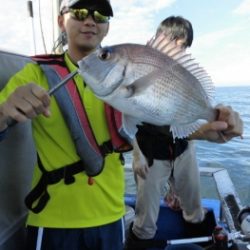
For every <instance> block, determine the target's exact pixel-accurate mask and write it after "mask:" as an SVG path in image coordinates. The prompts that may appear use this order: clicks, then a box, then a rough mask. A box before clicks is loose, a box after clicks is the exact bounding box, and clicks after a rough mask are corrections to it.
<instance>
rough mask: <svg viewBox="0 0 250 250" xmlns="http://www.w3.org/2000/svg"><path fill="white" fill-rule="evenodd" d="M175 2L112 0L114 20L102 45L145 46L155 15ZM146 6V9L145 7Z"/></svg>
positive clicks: (165, 0) (174, 0)
mask: <svg viewBox="0 0 250 250" xmlns="http://www.w3.org/2000/svg"><path fill="white" fill-rule="evenodd" d="M174 2H176V0H127V1H126V5H124V0H113V2H112V5H113V9H114V18H113V19H111V26H110V32H109V35H108V37H107V38H105V40H104V43H103V44H115V43H126V42H132V43H141V44H145V43H146V42H147V40H148V39H149V38H150V37H151V36H152V35H153V34H154V32H155V27H154V22H155V15H156V14H157V13H158V12H159V11H161V10H162V9H164V8H168V7H169V6H171V5H172V4H173V3H174ZM145 6H148V7H145Z"/></svg>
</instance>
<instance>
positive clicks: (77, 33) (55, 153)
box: [0, 0, 242, 250]
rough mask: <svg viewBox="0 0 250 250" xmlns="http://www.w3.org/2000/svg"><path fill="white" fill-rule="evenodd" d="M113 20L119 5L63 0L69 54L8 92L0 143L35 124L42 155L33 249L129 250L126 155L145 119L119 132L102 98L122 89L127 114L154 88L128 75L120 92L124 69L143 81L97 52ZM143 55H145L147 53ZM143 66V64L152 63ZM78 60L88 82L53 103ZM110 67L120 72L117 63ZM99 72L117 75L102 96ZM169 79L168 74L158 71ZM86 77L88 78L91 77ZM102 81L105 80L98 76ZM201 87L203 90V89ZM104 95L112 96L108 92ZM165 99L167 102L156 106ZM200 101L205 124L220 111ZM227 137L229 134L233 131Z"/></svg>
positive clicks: (14, 82) (77, 81)
mask: <svg viewBox="0 0 250 250" xmlns="http://www.w3.org/2000/svg"><path fill="white" fill-rule="evenodd" d="M112 15H113V11H112V7H111V5H110V3H109V1H107V0H91V1H87V0H63V1H62V4H61V8H60V16H59V18H58V23H59V26H60V28H61V30H62V31H63V32H65V33H66V34H67V39H68V50H67V51H66V52H65V53H64V54H63V55H61V56H54V55H52V56H46V57H35V58H34V60H35V61H36V62H37V63H36V64H28V65H26V66H25V67H24V69H23V70H21V71H20V72H19V73H17V74H16V75H15V76H13V77H12V78H11V79H10V81H9V82H8V84H7V85H6V87H5V88H4V89H3V90H2V91H1V95H0V131H1V132H0V138H3V137H4V135H5V134H6V133H7V132H8V131H9V132H11V129H8V124H9V123H8V121H9V120H10V119H13V120H16V121H17V122H25V121H27V120H28V119H32V129H33V136H34V140H35V144H36V149H37V155H38V163H37V165H36V167H35V170H34V171H35V172H34V180H33V189H32V191H31V193H30V194H29V195H28V196H27V199H26V205H27V206H28V207H29V209H30V213H29V216H28V221H27V232H28V243H27V244H28V246H27V249H26V250H33V249H37V250H45V249H46V250H49V249H53V250H59V249H60V250H68V249H70V250H79V249H83V250H85V249H93V250H94V249H95V250H121V249H122V248H123V244H122V243H123V228H122V217H123V215H124V213H125V206H124V202H123V199H124V170H123V166H122V159H121V155H120V153H119V152H123V151H124V150H129V149H130V146H129V145H128V144H127V141H126V138H127V137H126V136H129V137H130V138H133V137H134V135H135V133H136V124H137V120H135V119H134V117H133V116H132V117H131V116H129V115H127V112H124V115H123V117H122V120H119V121H122V122H123V124H122V125H123V131H122V130H120V129H119V128H120V127H119V126H118V124H117V123H116V122H117V120H116V121H113V119H112V118H113V117H114V116H115V117H118V118H120V116H119V114H118V115H117V116H116V112H115V111H114V110H113V109H112V108H111V107H110V106H108V105H106V104H104V102H103V101H102V100H103V99H105V96H107V95H109V94H112V92H113V91H114V90H115V89H116V88H117V87H118V89H117V90H119V91H118V92H117V93H118V94H121V95H120V96H118V97H119V98H118V99H116V98H115V97H116V95H114V96H113V97H114V99H113V100H115V101H118V106H117V105H116V104H115V103H113V104H114V107H115V108H117V109H120V110H121V111H123V110H122V109H123V105H124V103H123V104H122V105H119V99H120V100H121V101H122V100H123V99H124V98H125V99H127V100H129V99H130V97H132V96H134V95H136V94H139V93H140V91H142V90H145V87H148V86H150V84H145V87H144V86H143V84H141V83H144V80H143V81H142V82H141V81H138V82H137V84H133V82H134V81H133V80H132V81H130V79H129V77H127V78H126V79H127V80H129V81H128V82H127V85H126V86H125V88H119V86H120V84H119V83H117V82H114V80H115V81H117V80H118V81H120V79H119V77H120V72H121V71H122V74H123V75H124V76H126V74H127V73H131V72H132V74H134V76H135V78H133V79H137V78H136V77H137V76H141V73H139V74H138V72H137V70H135V69H134V67H127V68H124V67H123V65H121V64H120V59H119V58H118V61H117V62H115V64H116V65H117V67H118V68H116V69H115V70H110V68H109V66H108V65H105V64H106V60H108V59H110V58H111V59H112V58H113V57H112V50H104V51H99V50H98V49H97V48H99V47H100V43H101V41H102V40H103V38H104V37H105V36H106V35H107V33H108V29H109V19H110V17H111V16H112ZM140 48H141V49H142V51H143V48H144V46H142V47H140ZM96 50H97V53H98V54H95V55H97V56H98V58H99V59H98V60H101V62H103V63H104V64H103V67H102V68H100V66H99V65H98V64H96V65H95V64H92V62H90V64H89V61H88V60H89V59H90V60H91V58H90V57H88V55H91V54H92V52H94V51H96ZM122 51H123V50H122ZM154 51H155V52H157V51H156V50H155V49H151V50H150V51H149V52H150V53H153V55H154V53H155V52H154ZM100 52H101V53H100ZM140 57H141V55H140ZM157 57H160V58H161V59H160V60H161V61H162V63H163V65H166V64H167V63H168V64H169V67H172V66H173V60H172V59H171V60H169V58H168V57H167V56H165V55H162V54H161V53H160V52H157ZM85 58H86V60H87V61H86V63H87V65H84V61H80V60H81V59H85ZM87 58H88V59H87ZM179 58H180V57H179ZM141 59H142V61H144V58H143V57H141ZM93 60H96V58H93ZM79 61H80V62H79ZM139 61H140V62H141V60H139ZM78 62H79V66H80V73H81V75H82V76H83V77H84V81H83V77H82V76H81V75H76V76H75V77H74V80H73V81H70V82H69V83H68V84H66V85H64V86H63V87H61V88H60V89H58V90H56V91H55V92H54V94H53V96H50V95H49V93H48V90H49V89H51V88H53V87H54V84H56V82H58V80H60V79H61V78H63V77H64V76H65V75H67V73H69V72H72V71H75V70H77V63H78ZM139 64H140V63H139ZM110 66H113V64H112V62H111V65H110ZM95 67H96V69H97V70H98V72H99V73H98V74H101V77H103V76H104V77H105V76H106V75H107V74H109V73H108V72H107V71H106V69H107V70H108V71H109V72H110V76H111V78H110V77H108V78H109V80H110V85H109V86H102V85H100V84H97V85H96V87H97V89H95V86H94V85H95V83H96V82H95V83H93V80H94V77H93V76H91V75H92V73H93V68H95ZM177 67H178V70H180V71H181V72H183V73H184V74H186V71H185V70H184V71H183V69H182V68H180V67H179V66H178V65H177ZM87 68H88V69H87ZM148 69H151V70H152V69H153V70H154V67H151V66H150V65H149V67H148ZM117 70H118V71H117ZM140 70H141V71H145V68H144V67H141V68H140ZM161 72H162V70H161V67H160V66H159V67H158V73H161ZM181 72H180V73H181ZM85 74H88V75H86V79H85ZM94 74H95V75H96V76H98V74H96V72H94ZM113 74H115V75H113ZM153 75H154V74H152V77H153ZM116 76H117V77H118V79H117V77H116ZM58 77H59V79H58ZM147 77H148V76H147ZM165 77H166V75H162V79H163V80H164V81H165ZM187 77H191V79H192V80H194V82H195V79H194V78H193V76H192V75H188V76H187ZM111 80H112V81H111ZM104 83H105V84H106V82H104ZM120 83H121V81H120ZM131 83H132V84H131ZM86 84H90V85H86ZM130 84H131V85H130ZM194 84H196V86H197V87H199V84H198V83H197V82H195V83H194ZM123 86H124V85H123ZM100 87H101V88H100ZM160 87H161V83H160V82H158V87H157V88H160ZM99 88H100V89H101V91H104V93H102V92H100V91H99V90H100V89H99ZM157 88H156V89H154V90H152V89H150V93H151V94H152V91H153V92H154V91H155V90H157ZM200 91H201V93H202V94H201V95H204V96H206V95H205V93H204V91H202V88H200ZM99 94H101V96H100V95H99ZM139 95H140V94H139ZM190 96H192V95H190ZM98 97H99V98H98ZM121 97H122V98H121ZM156 97H157V95H156ZM198 98H199V96H198ZM157 99H159V98H158V97H157V98H156V99H155V100H157ZM200 99H202V98H200ZM130 100H131V99H130ZM149 101H151V100H149ZM109 102H110V101H107V103H109ZM137 103H138V102H136V101H135V102H133V105H132V107H137ZM201 103H202V104H203V111H204V107H205V109H206V107H207V109H206V110H207V112H206V115H205V117H206V118H207V117H209V119H210V118H211V119H212V117H213V116H214V113H215V112H214V110H213V109H212V108H211V107H210V106H209V105H208V102H207V101H206V100H205V101H203V102H201ZM113 104H112V105H113ZM206 104H207V105H206ZM116 106H117V107H116ZM159 107H160V106H159ZM129 108H131V105H129ZM198 109H199V108H198ZM223 109H225V110H226V111H227V112H228V113H229V116H230V117H234V118H235V119H234V121H233V122H232V123H231V125H232V127H231V128H230V129H231V130H232V131H235V133H236V134H241V133H242V124H241V120H240V118H239V117H238V116H237V113H236V112H234V111H232V110H229V109H228V108H225V107H223ZM222 111H223V110H222V109H220V112H219V114H220V115H219V118H218V120H220V119H221V120H222V123H220V122H219V123H218V122H212V123H208V124H207V125H206V126H207V127H206V128H205V127H204V126H203V127H201V128H203V130H199V133H197V134H198V136H199V137H204V136H209V138H211V137H210V134H209V135H207V132H208V131H210V129H208V128H210V126H217V125H220V124H221V125H222V126H224V127H223V128H222V129H221V128H218V127H215V128H214V130H215V131H217V130H224V129H226V130H227V126H228V124H227V121H228V120H227V119H225V118H221V117H220V116H221V115H222V114H223V112H222ZM158 112H159V115H162V114H160V113H161V111H160V110H157V111H156V112H153V113H150V112H149V113H148V116H147V118H146V119H145V122H151V123H154V118H153V119H152V117H156V118H157V117H158V115H157V113H158ZM171 113H172V111H171ZM171 113H167V114H168V115H169V114H171ZM138 114H140V117H139V118H141V117H143V116H144V115H143V111H142V110H141V111H140V112H139V113H138ZM126 115H127V117H126ZM136 115H137V114H136ZM164 116H166V115H164ZM195 118H196V117H195ZM160 119H161V118H160ZM171 119H172V120H174V122H175V120H177V123H176V124H177V125H178V124H179V123H181V125H182V122H181V119H179V118H178V117H173V118H171ZM171 119H170V118H169V119H164V121H163V124H159V119H157V122H156V125H166V124H169V125H171V124H170V123H172V120H171ZM185 119H186V120H185V121H184V123H183V124H184V125H185V124H186V123H189V122H190V121H191V122H192V121H193V120H194V119H193V118H192V117H190V116H186V117H185ZM141 121H144V119H141V120H140V122H141ZM152 121H153V122H152ZM224 121H225V122H224ZM173 125H175V124H174V123H173ZM184 127H185V126H184ZM187 127H188V126H187ZM194 127H195V126H194ZM194 127H193V126H192V128H191V129H190V128H187V129H185V128H184V129H179V130H178V129H177V128H178V126H173V129H174V130H173V131H175V134H176V135H177V136H181V135H185V134H188V133H190V131H193V130H194ZM227 131H228V134H230V132H231V131H229V130H227ZM120 132H121V133H122V134H120ZM124 132H125V133H124ZM215 134H217V133H216V132H215V133H213V132H212V135H215ZM122 135H123V136H124V137H122ZM124 138H125V139H124ZM117 151H119V152H117Z"/></svg>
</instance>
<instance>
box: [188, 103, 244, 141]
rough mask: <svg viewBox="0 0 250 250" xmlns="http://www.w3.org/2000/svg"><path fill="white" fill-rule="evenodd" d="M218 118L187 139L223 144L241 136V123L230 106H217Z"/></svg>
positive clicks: (237, 114)
mask: <svg viewBox="0 0 250 250" xmlns="http://www.w3.org/2000/svg"><path fill="white" fill-rule="evenodd" d="M216 109H217V110H218V118H217V120H216V121H214V122H209V123H206V124H204V125H202V126H201V128H200V129H199V130H197V131H196V132H194V133H193V134H192V135H191V136H190V137H189V139H198V140H207V141H211V142H217V143H225V142H227V141H229V140H231V139H232V138H234V137H237V136H240V137H241V138H242V134H243V121H242V119H241V118H240V115H239V113H238V112H236V111H234V110H233V109H232V108H231V107H230V106H223V105H218V106H216Z"/></svg>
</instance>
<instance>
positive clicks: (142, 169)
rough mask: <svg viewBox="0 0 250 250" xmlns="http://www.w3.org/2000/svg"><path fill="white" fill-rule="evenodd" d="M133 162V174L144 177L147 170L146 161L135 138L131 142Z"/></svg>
mask: <svg viewBox="0 0 250 250" xmlns="http://www.w3.org/2000/svg"><path fill="white" fill-rule="evenodd" d="M133 148H134V150H133V163H132V167H133V170H134V174H135V176H136V175H139V176H140V177H141V178H143V179H146V177H147V173H148V170H149V167H148V162H147V159H146V158H145V156H144V155H143V154H142V152H141V150H140V148H139V145H138V143H137V141H136V139H135V140H134V142H133Z"/></svg>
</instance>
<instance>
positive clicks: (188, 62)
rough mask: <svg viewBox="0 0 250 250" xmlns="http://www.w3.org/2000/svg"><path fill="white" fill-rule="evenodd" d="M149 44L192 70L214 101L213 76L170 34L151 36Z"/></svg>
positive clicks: (189, 70)
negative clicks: (172, 38)
mask: <svg viewBox="0 0 250 250" xmlns="http://www.w3.org/2000/svg"><path fill="white" fill-rule="evenodd" d="M147 46H150V47H152V48H154V49H156V50H158V51H160V52H162V53H163V54H165V55H167V56H169V57H170V58H172V59H173V60H174V61H176V62H177V63H178V64H180V65H181V66H182V67H183V68H185V69H186V70H187V71H188V72H190V73H191V74H192V75H193V76H194V77H195V78H196V79H197V80H198V81H199V83H200V84H201V86H202V87H203V89H204V90H205V92H206V95H207V98H208V101H209V102H210V103H211V102H212V101H213V99H214V93H215V88H214V84H213V82H212V79H211V77H210V76H209V75H208V74H207V72H206V71H205V70H204V69H203V68H202V67H201V66H200V65H199V64H198V63H196V62H195V59H194V58H192V55H191V54H187V53H186V51H185V49H183V48H182V47H181V46H179V45H177V44H176V42H175V40H171V36H170V35H166V34H164V33H161V34H159V35H158V36H156V37H153V38H151V40H150V41H149V42H148V43H147Z"/></svg>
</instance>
